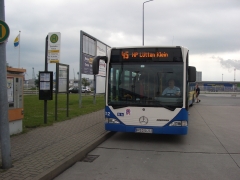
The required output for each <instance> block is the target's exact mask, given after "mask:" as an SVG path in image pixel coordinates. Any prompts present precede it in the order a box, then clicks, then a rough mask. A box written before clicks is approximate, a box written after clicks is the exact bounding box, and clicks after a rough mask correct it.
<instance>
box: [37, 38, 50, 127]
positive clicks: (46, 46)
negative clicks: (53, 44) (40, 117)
mask: <svg viewBox="0 0 240 180" xmlns="http://www.w3.org/2000/svg"><path fill="white" fill-rule="evenodd" d="M47 57H48V36H47V37H46V41H45V72H47V71H48V58H47ZM39 88H40V87H39ZM44 124H47V100H44Z"/></svg>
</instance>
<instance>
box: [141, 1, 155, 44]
mask: <svg viewBox="0 0 240 180" xmlns="http://www.w3.org/2000/svg"><path fill="white" fill-rule="evenodd" d="M150 1H153V0H149V1H145V2H144V3H143V46H144V4H145V3H147V2H150Z"/></svg>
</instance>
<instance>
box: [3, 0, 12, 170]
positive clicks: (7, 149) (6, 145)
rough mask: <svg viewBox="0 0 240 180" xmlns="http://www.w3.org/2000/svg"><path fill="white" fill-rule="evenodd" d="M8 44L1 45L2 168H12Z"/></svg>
mask: <svg viewBox="0 0 240 180" xmlns="http://www.w3.org/2000/svg"><path fill="white" fill-rule="evenodd" d="M0 19H1V20H2V21H5V6H4V0H0ZM6 66H7V64H6V42H3V43H0V72H1V73H0V84H1V88H0V137H1V154H2V168H3V169H8V168H10V167H11V166H12V159H11V143H10V133H9V122H8V99H7V97H8V96H7V71H6Z"/></svg>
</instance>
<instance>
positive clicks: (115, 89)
mask: <svg viewBox="0 0 240 180" xmlns="http://www.w3.org/2000/svg"><path fill="white" fill-rule="evenodd" d="M100 60H104V61H105V62H106V64H107V66H106V68H107V69H106V70H107V71H106V72H107V74H106V106H105V117H106V123H105V129H106V130H108V131H116V132H135V133H155V134H187V131H188V108H189V105H190V104H189V102H191V101H189V99H191V98H192V97H189V94H191V93H190V92H189V82H195V80H196V68H195V67H191V66H189V65H188V64H189V50H188V49H187V48H185V47H182V46H166V47H146V46H142V47H119V48H111V49H110V50H109V51H108V54H107V56H97V57H95V58H94V60H93V74H94V75H96V74H98V71H99V61H100ZM169 80H173V81H174V83H175V84H174V86H175V88H177V89H178V94H177V95H175V94H165V95H163V91H164V89H165V88H167V87H168V85H169V84H168V82H169ZM191 96H192V94H191Z"/></svg>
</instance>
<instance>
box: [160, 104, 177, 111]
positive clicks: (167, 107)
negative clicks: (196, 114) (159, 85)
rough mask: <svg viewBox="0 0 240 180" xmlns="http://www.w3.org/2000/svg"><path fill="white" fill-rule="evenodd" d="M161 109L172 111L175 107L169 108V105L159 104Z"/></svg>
mask: <svg viewBox="0 0 240 180" xmlns="http://www.w3.org/2000/svg"><path fill="white" fill-rule="evenodd" d="M160 105H161V107H164V108H166V109H168V110H170V111H174V110H175V109H176V106H169V105H163V104H160Z"/></svg>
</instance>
